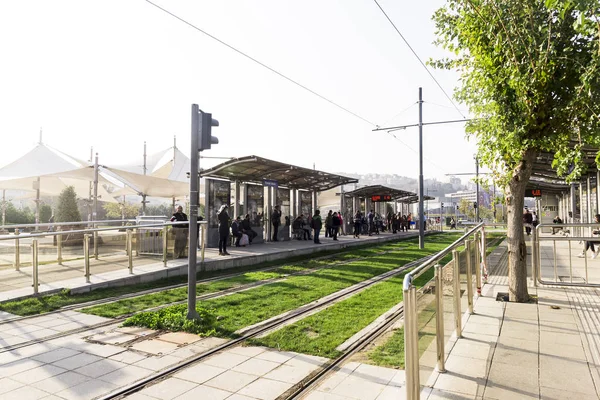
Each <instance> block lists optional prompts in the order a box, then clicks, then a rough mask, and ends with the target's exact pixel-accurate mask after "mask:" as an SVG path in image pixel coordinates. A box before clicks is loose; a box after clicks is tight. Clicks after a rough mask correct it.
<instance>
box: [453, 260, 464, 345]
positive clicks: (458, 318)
mask: <svg viewBox="0 0 600 400" xmlns="http://www.w3.org/2000/svg"><path fill="white" fill-rule="evenodd" d="M452 263H453V264H452V265H453V266H454V329H456V337H457V338H459V339H460V338H461V337H462V311H461V306H460V298H461V293H460V291H461V287H460V253H459V252H458V251H457V250H452Z"/></svg>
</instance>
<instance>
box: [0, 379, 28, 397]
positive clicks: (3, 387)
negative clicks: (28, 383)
mask: <svg viewBox="0 0 600 400" xmlns="http://www.w3.org/2000/svg"><path fill="white" fill-rule="evenodd" d="M22 386H25V384H24V383H21V382H17V381H15V380H13V379H10V378H0V395H1V394H4V393H8V392H12V391H14V390H16V389H18V388H20V387H22Z"/></svg>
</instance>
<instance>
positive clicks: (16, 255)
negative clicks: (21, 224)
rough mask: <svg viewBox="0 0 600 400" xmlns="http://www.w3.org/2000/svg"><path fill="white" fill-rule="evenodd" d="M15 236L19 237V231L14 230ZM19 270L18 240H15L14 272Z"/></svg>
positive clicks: (19, 253)
mask: <svg viewBox="0 0 600 400" xmlns="http://www.w3.org/2000/svg"><path fill="white" fill-rule="evenodd" d="M15 235H17V236H18V235H19V229H18V228H15ZM20 270H21V248H20V245H19V239H18V238H17V239H15V271H20Z"/></svg>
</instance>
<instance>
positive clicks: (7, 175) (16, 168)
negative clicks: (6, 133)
mask: <svg viewBox="0 0 600 400" xmlns="http://www.w3.org/2000/svg"><path fill="white" fill-rule="evenodd" d="M89 165H90V164H89V163H87V162H85V161H81V160H77V159H75V158H73V157H71V156H68V155H66V154H65V153H63V152H61V151H59V150H56V149H54V148H52V147H50V146H48V145H46V144H43V143H39V144H38V145H37V146H35V147H34V148H33V149H31V150H30V151H29V152H28V153H26V154H25V155H23V156H22V157H20V158H19V159H17V160H15V161H13V162H12V163H10V164H8V165H6V166H4V167H2V168H0V179H17V178H26V177H33V176H35V177H37V176H41V175H48V174H55V173H60V172H65V171H72V170H75V169H78V168H82V167H87V166H89Z"/></svg>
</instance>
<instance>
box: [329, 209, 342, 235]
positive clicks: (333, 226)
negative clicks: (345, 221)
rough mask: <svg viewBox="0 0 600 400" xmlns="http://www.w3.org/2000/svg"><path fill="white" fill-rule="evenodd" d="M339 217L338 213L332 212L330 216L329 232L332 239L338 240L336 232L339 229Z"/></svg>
mask: <svg viewBox="0 0 600 400" xmlns="http://www.w3.org/2000/svg"><path fill="white" fill-rule="evenodd" d="M340 225H341V222H340V217H339V216H338V213H336V212H334V213H333V215H332V216H331V232H332V233H333V240H338V238H337V237H338V233H339V231H340Z"/></svg>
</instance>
